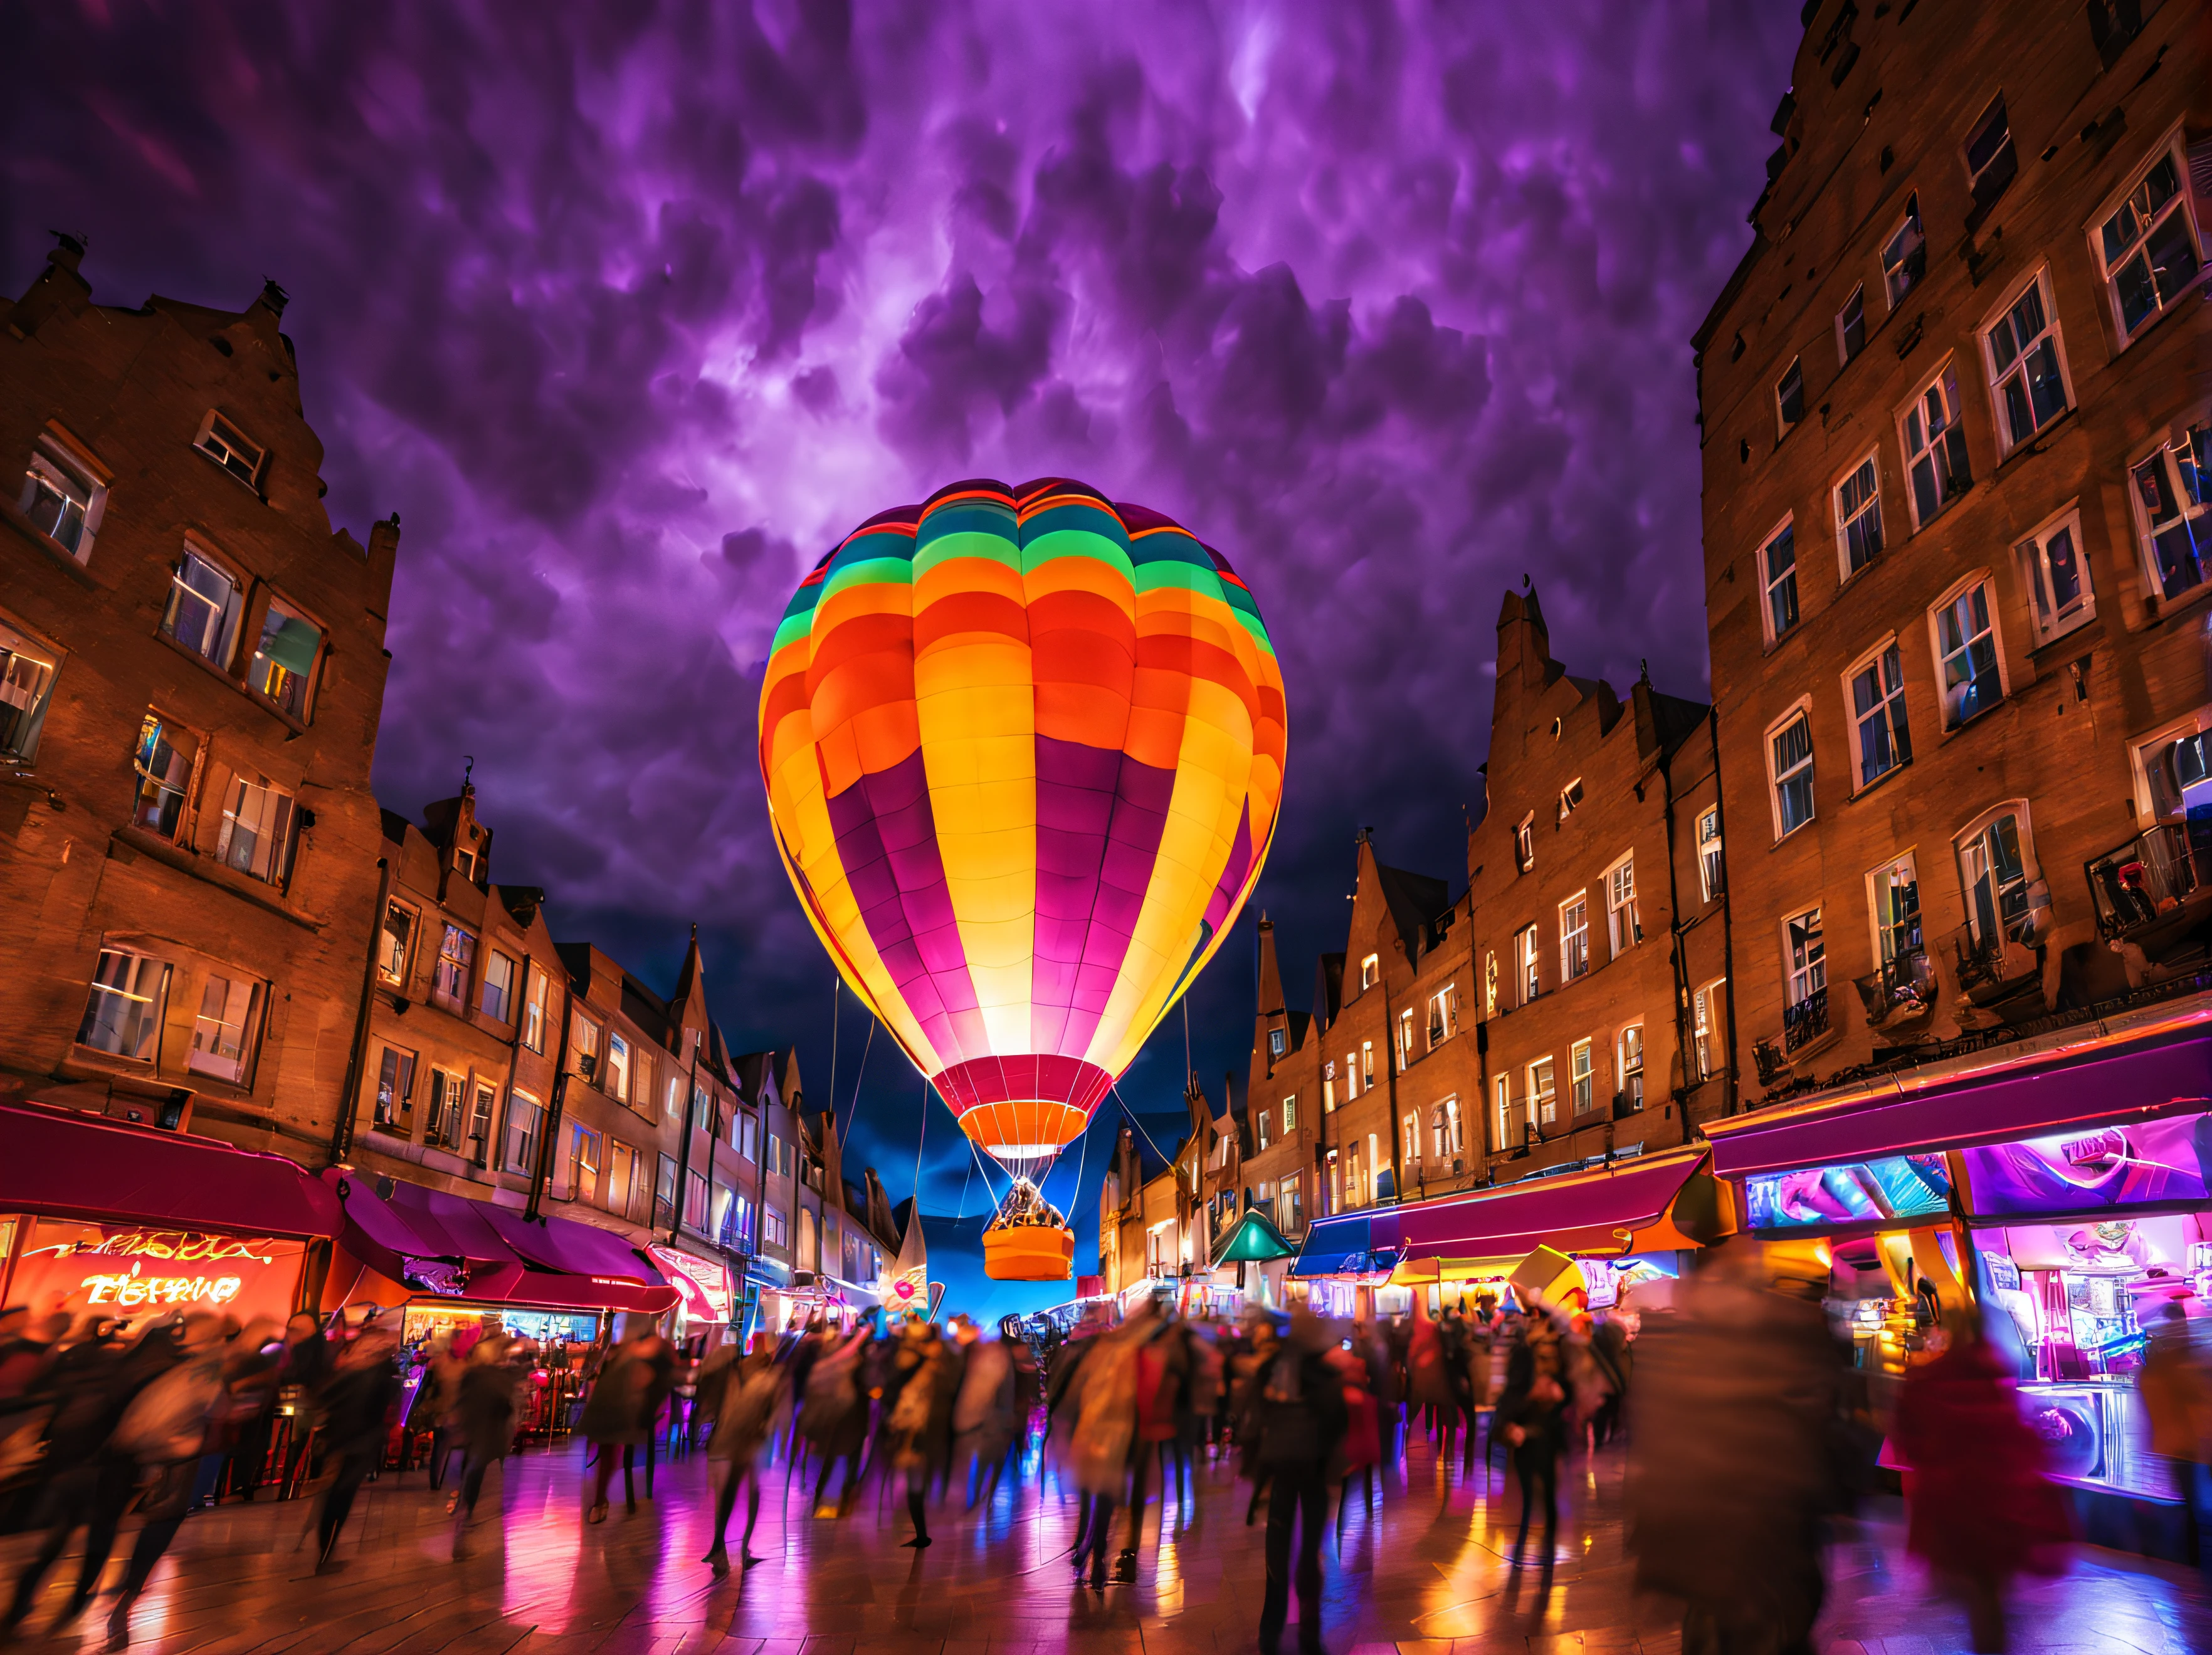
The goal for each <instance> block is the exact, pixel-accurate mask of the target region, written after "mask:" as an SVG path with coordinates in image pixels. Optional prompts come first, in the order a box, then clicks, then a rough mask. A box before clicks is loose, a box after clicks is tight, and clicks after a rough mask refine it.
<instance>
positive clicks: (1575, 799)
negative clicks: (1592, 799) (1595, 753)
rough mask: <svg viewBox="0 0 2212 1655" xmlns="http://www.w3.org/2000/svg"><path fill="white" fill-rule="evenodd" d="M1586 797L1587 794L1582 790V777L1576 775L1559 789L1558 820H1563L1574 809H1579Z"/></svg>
mask: <svg viewBox="0 0 2212 1655" xmlns="http://www.w3.org/2000/svg"><path fill="white" fill-rule="evenodd" d="M1588 797H1589V795H1588V794H1586V793H1585V792H1584V791H1583V779H1582V778H1581V777H1580V776H1577V777H1576V778H1575V779H1573V780H1572V781H1571V782H1569V783H1568V784H1567V785H1565V787H1562V788H1561V789H1559V820H1560V821H1565V820H1566V819H1567V818H1568V817H1569V816H1571V815H1574V813H1575V812H1576V811H1577V810H1579V809H1582V808H1583V802H1584V800H1585V799H1587V798H1588Z"/></svg>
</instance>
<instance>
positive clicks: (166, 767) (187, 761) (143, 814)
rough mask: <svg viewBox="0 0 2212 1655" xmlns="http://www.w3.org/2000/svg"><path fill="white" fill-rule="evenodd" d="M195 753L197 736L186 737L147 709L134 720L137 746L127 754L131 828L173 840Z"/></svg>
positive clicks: (180, 824)
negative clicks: (133, 793)
mask: <svg viewBox="0 0 2212 1655" xmlns="http://www.w3.org/2000/svg"><path fill="white" fill-rule="evenodd" d="M198 751H199V741H198V738H197V737H193V736H190V735H187V734H186V733H185V731H182V730H180V729H179V728H178V727H177V726H176V725H175V724H172V723H170V722H169V720H168V719H167V718H163V717H162V716H161V714H160V713H158V712H153V711H152V710H150V709H149V711H148V712H146V714H145V716H144V717H143V718H140V719H139V721H138V747H137V751H136V752H135V753H134V754H133V755H131V769H132V771H133V773H135V774H136V775H137V779H138V781H137V798H136V799H134V800H133V801H132V803H131V822H132V824H133V825H134V826H137V827H143V828H145V829H147V830H148V831H149V832H150V833H156V834H160V835H161V837H162V838H163V839H168V840H173V839H174V838H176V836H177V830H178V829H179V828H180V827H183V825H184V818H185V799H186V797H188V796H189V795H190V793H191V785H192V760H193V756H194V755H196V754H197V752H198Z"/></svg>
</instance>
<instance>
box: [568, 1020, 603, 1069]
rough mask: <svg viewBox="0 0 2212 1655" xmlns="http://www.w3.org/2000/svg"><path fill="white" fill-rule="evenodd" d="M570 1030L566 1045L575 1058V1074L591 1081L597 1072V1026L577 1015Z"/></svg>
mask: <svg viewBox="0 0 2212 1655" xmlns="http://www.w3.org/2000/svg"><path fill="white" fill-rule="evenodd" d="M571 1028H572V1032H571V1033H570V1034H569V1036H568V1044H569V1046H570V1047H571V1048H572V1049H573V1052H574V1056H575V1060H576V1072H577V1073H578V1074H579V1075H581V1076H583V1077H584V1078H585V1079H586V1080H587V1081H588V1080H592V1079H593V1078H595V1077H596V1076H598V1074H599V1025H598V1024H597V1023H595V1022H592V1021H590V1020H589V1019H588V1018H586V1017H584V1016H581V1015H579V1016H578V1017H577V1018H576V1019H575V1021H574V1024H573V1025H572V1026H571Z"/></svg>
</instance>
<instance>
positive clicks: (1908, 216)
mask: <svg viewBox="0 0 2212 1655" xmlns="http://www.w3.org/2000/svg"><path fill="white" fill-rule="evenodd" d="M1927 273H1928V238H1927V237H1926V236H1924V235H1923V234H1922V233H1920V197H1919V196H1918V195H1917V193H1916V194H1913V195H1910V196H1907V197H1905V221H1904V222H1903V223H1901V224H1899V226H1898V227H1897V228H1896V229H1895V230H1894V231H1893V232H1892V233H1891V234H1890V238H1889V239H1888V240H1887V241H1886V242H1884V243H1883V244H1882V248H1881V286H1882V291H1883V292H1884V293H1885V294H1887V295H1888V298H1889V307H1890V309H1892V310H1895V309H1896V308H1897V306H1898V304H1899V301H1900V300H1903V299H1904V297H1905V294H1908V293H1911V291H1912V289H1913V288H1915V287H1917V286H1918V285H1919V282H1920V278H1921V277H1922V276H1925V275H1926V274H1927Z"/></svg>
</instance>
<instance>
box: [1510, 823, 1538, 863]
mask: <svg viewBox="0 0 2212 1655" xmlns="http://www.w3.org/2000/svg"><path fill="white" fill-rule="evenodd" d="M1513 865H1514V866H1515V867H1516V868H1518V869H1519V870H1521V871H1522V873H1524V874H1525V873H1527V872H1528V870H1530V869H1531V868H1533V867H1534V866H1535V865H1536V813H1535V812H1534V811H1533V810H1531V811H1530V812H1529V813H1528V815H1525V816H1523V817H1522V818H1521V820H1520V821H1518V822H1516V823H1515V824H1514V827H1513Z"/></svg>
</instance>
